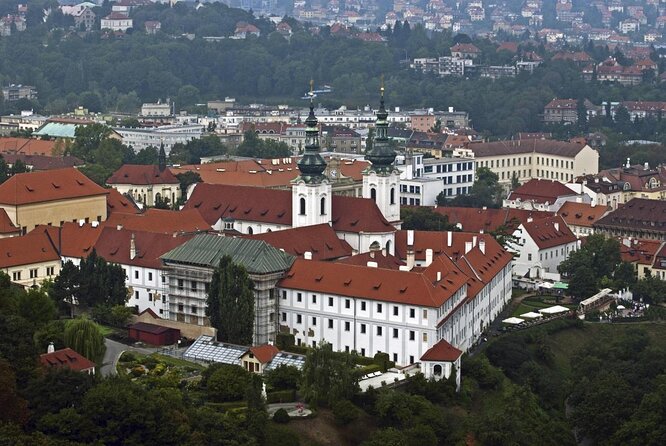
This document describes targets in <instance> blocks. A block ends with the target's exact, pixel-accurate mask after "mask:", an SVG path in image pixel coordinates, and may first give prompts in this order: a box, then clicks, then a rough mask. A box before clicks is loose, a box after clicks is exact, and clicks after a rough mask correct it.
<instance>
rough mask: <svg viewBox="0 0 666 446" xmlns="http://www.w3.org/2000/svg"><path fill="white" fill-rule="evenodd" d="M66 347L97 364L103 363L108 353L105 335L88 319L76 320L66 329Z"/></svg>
mask: <svg viewBox="0 0 666 446" xmlns="http://www.w3.org/2000/svg"><path fill="white" fill-rule="evenodd" d="M64 340H65V346H67V347H69V348H71V349H72V350H74V351H76V352H77V353H80V354H81V355H83V356H85V357H86V358H88V359H90V360H91V361H94V362H96V363H101V361H102V358H103V357H104V352H105V351H106V346H105V345H104V335H103V334H102V332H101V331H100V330H99V327H98V326H97V324H95V323H94V322H93V321H91V320H90V319H88V318H79V319H74V320H73V321H71V322H70V323H69V324H67V327H66V328H65V336H64Z"/></svg>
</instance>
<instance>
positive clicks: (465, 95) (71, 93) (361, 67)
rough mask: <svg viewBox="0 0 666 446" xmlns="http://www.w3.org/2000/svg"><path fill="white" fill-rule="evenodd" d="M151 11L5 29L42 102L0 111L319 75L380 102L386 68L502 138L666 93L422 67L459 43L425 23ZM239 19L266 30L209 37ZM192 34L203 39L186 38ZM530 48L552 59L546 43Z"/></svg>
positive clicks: (19, 67)
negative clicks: (313, 25) (543, 116)
mask: <svg viewBox="0 0 666 446" xmlns="http://www.w3.org/2000/svg"><path fill="white" fill-rule="evenodd" d="M155 8H157V9H155V10H151V9H150V8H147V9H145V10H144V9H141V8H140V9H138V10H137V11H136V12H135V13H133V16H134V17H135V18H136V20H137V25H136V30H135V31H134V32H132V33H129V34H127V35H124V36H122V37H116V36H108V35H102V34H101V33H99V32H94V33H91V34H89V35H87V36H84V37H82V36H80V35H78V34H76V33H72V32H67V33H66V32H64V31H62V30H61V29H58V27H57V25H59V23H60V22H59V21H63V20H65V19H63V18H62V17H61V18H58V17H57V15H55V14H54V15H53V16H50V18H49V19H48V20H47V22H46V23H44V24H41V23H37V24H35V23H33V24H32V25H31V23H30V22H29V23H28V25H29V26H28V29H27V30H26V31H24V32H22V33H14V34H13V35H12V36H10V37H4V38H0V82H1V83H2V84H7V83H10V82H12V83H22V84H29V85H35V86H36V87H37V89H38V92H39V101H38V102H37V103H34V104H30V103H20V102H19V103H14V104H1V103H0V112H2V113H8V112H16V111H19V109H20V108H22V107H28V108H29V107H33V108H34V109H35V110H36V111H38V112H43V113H50V114H52V113H60V112H64V111H68V110H71V109H72V107H74V106H77V105H83V106H84V107H86V108H88V109H90V110H91V111H102V110H108V111H136V110H137V109H138V107H139V106H140V104H141V103H142V102H147V101H155V100H157V99H158V98H166V97H170V98H172V99H173V100H175V101H176V104H177V105H178V107H179V108H188V107H192V106H194V105H195V104H197V103H202V102H205V101H206V100H210V99H217V98H223V97H225V96H234V97H236V98H237V99H239V100H241V101H261V102H269V103H270V102H272V103H275V102H290V103H298V101H299V98H300V97H301V96H302V95H303V93H304V91H305V90H306V89H307V86H308V83H309V80H310V79H311V78H313V79H315V80H316V82H317V84H330V85H332V86H333V88H334V93H333V94H331V95H327V96H322V97H320V98H319V100H321V101H322V103H323V105H327V106H336V105H340V104H346V105H348V106H363V105H366V104H372V103H375V102H376V101H377V92H378V89H379V79H380V76H381V75H382V74H384V75H385V77H386V86H387V91H388V98H387V102H388V104H389V105H391V106H394V105H395V106H401V107H421V106H423V107H434V108H438V109H444V108H446V107H450V106H452V107H455V108H456V109H460V110H465V111H468V112H469V113H470V117H471V119H472V123H473V125H474V127H475V128H476V129H478V130H480V131H482V132H485V133H486V134H491V135H497V136H502V135H512V134H514V133H515V132H517V131H527V130H532V131H533V130H536V129H539V128H540V126H541V123H540V118H539V114H540V113H542V112H543V106H544V105H545V104H546V103H547V102H549V101H550V100H551V99H553V98H554V97H561V98H588V99H590V100H591V101H592V102H594V103H597V104H598V103H600V102H601V101H602V100H623V99H631V100H639V99H644V100H666V90H665V89H663V88H659V86H658V85H654V84H643V85H640V86H636V87H621V86H615V85H602V84H598V83H585V82H583V80H582V79H581V77H580V74H579V69H578V68H577V67H575V66H574V65H572V64H570V63H567V62H557V63H549V62H547V63H545V64H544V66H542V67H540V68H538V69H537V70H536V71H535V73H534V74H533V75H528V74H521V75H519V76H518V77H517V78H513V79H500V80H497V81H491V80H487V79H478V80H464V79H456V78H452V79H441V78H437V77H434V76H433V75H426V74H422V73H417V72H415V71H413V70H410V69H409V68H407V66H406V65H405V64H401V63H400V61H401V60H403V59H405V57H408V58H414V57H436V56H437V55H446V54H450V52H449V47H450V46H451V45H452V43H453V41H454V38H453V37H452V36H450V35H449V34H443V33H435V34H433V35H431V36H429V35H428V34H427V33H426V32H425V30H424V29H423V28H421V27H418V26H416V27H410V26H409V25H407V26H404V25H401V26H399V27H395V28H394V29H393V30H390V31H388V32H385V33H384V37H385V38H386V40H387V41H386V42H384V43H375V42H364V41H362V40H359V39H355V38H350V37H348V36H333V35H331V33H330V29H329V28H322V29H321V31H320V32H319V33H318V35H314V34H313V33H312V32H311V30H310V29H309V28H306V27H305V26H303V25H301V24H299V23H297V22H296V21H294V20H292V19H289V23H290V24H291V26H292V29H293V31H294V33H293V35H292V36H291V38H290V39H289V40H287V39H286V38H285V37H283V36H282V35H280V34H279V33H277V32H274V31H273V29H274V25H272V24H271V23H269V22H267V21H265V20H254V19H252V20H250V19H251V17H250V16H249V15H248V13H246V12H244V11H241V10H236V9H231V8H227V7H225V6H224V5H215V6H214V7H213V6H206V7H204V8H201V9H200V10H198V11H195V10H194V9H191V8H190V9H189V10H186V13H185V14H184V15H181V16H178V15H174V12H173V10H171V9H168V8H165V7H163V6H155ZM159 8H162V9H159ZM213 8H217V9H213ZM148 19H161V20H163V21H164V28H163V29H164V30H165V32H164V33H161V34H158V35H155V36H148V35H146V34H145V33H143V30H142V28H141V27H140V26H141V25H140V24H141V23H143V21H145V20H148ZM243 19H248V21H251V22H252V23H254V24H255V25H257V26H258V27H259V28H260V29H261V30H262V35H261V36H260V37H259V38H256V37H251V38H248V39H244V40H232V39H223V40H218V41H215V42H209V41H205V40H203V39H202V36H207V35H214V36H216V35H222V36H228V35H229V34H230V33H233V30H234V29H235V28H234V26H235V23H237V21H241V20H243ZM169 30H171V33H169V32H167V31H169ZM184 32H185V33H193V34H195V35H196V37H195V38H194V39H193V40H189V39H187V38H185V37H181V34H180V33H184ZM474 43H475V44H476V45H477V46H478V47H479V48H481V50H482V51H483V54H482V57H481V60H480V62H481V63H487V64H503V63H511V62H512V56H511V55H510V54H505V52H500V53H497V51H496V47H497V45H496V44H493V43H491V42H489V41H487V40H475V41H474ZM526 49H532V50H535V51H539V52H541V53H543V56H545V57H546V58H547V57H548V54H547V53H546V51H545V49H544V47H543V45H541V44H539V43H538V42H537V43H534V44H531V45H530V44H528V45H527V46H526ZM601 54H602V55H603V52H602V53H601Z"/></svg>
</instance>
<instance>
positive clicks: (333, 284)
mask: <svg viewBox="0 0 666 446" xmlns="http://www.w3.org/2000/svg"><path fill="white" fill-rule="evenodd" d="M431 266H432V267H433V270H431V271H430V272H428V273H426V272H425V271H424V272H411V271H396V270H391V269H382V268H373V267H368V266H359V265H348V264H345V263H338V262H320V261H316V260H302V259H296V261H294V264H293V265H292V267H291V268H290V269H289V271H288V272H287V274H286V275H285V277H284V278H283V279H282V280H281V281H280V282H278V285H277V286H279V287H281V288H291V289H298V290H308V291H313V292H319V293H326V294H336V295H339V296H349V297H355V298H361V299H370V300H378V301H383V302H396V303H404V304H411V305H419V306H424V307H434V308H437V307H439V306H441V305H442V304H443V303H444V302H446V301H447V300H448V299H450V298H451V297H452V296H453V295H454V294H455V293H456V292H457V291H458V290H459V289H460V288H461V287H463V286H465V283H466V280H467V277H466V276H465V275H464V274H463V273H462V272H461V271H460V270H459V269H458V268H457V267H456V266H455V265H454V264H453V262H451V260H449V259H448V258H446V257H439V258H437V259H435V260H434V261H433V265H431ZM435 268H437V269H438V270H439V271H441V272H442V278H441V280H440V281H436V279H435V280H433V278H432V275H433V273H432V272H433V271H435Z"/></svg>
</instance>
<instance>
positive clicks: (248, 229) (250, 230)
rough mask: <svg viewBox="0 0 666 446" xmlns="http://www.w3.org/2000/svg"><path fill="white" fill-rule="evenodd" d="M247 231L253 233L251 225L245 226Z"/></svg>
mask: <svg viewBox="0 0 666 446" xmlns="http://www.w3.org/2000/svg"><path fill="white" fill-rule="evenodd" d="M247 233H248V234H250V235H252V234H254V229H252V226H248V227H247Z"/></svg>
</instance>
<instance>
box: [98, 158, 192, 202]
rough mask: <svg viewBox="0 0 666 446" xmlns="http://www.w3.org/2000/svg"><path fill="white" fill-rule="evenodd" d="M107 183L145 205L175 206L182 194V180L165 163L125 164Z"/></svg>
mask: <svg viewBox="0 0 666 446" xmlns="http://www.w3.org/2000/svg"><path fill="white" fill-rule="evenodd" d="M106 184H108V185H109V186H111V187H112V188H114V189H116V190H117V191H118V192H120V193H121V194H126V195H129V196H130V197H132V199H134V200H135V201H136V202H138V203H142V204H143V205H145V206H156V205H157V204H159V203H166V204H168V205H169V206H173V205H174V204H175V203H177V202H178V200H180V195H181V189H180V181H179V180H178V178H176V176H175V175H174V174H173V173H171V171H170V170H169V169H167V168H166V166H165V165H161V166H156V165H134V164H124V165H123V166H121V167H120V168H119V169H118V170H116V171H115V172H114V173H113V175H111V177H110V178H109V179H108V180H106Z"/></svg>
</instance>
